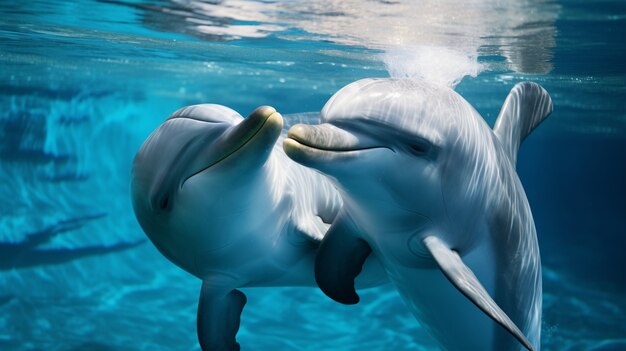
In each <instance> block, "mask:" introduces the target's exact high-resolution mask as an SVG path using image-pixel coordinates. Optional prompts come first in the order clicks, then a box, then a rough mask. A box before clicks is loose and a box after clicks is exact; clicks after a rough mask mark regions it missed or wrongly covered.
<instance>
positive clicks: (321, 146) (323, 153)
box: [283, 123, 386, 168]
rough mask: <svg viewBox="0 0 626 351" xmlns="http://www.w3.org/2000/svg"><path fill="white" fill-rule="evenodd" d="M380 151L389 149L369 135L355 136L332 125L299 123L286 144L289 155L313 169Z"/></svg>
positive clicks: (286, 139)
mask: <svg viewBox="0 0 626 351" xmlns="http://www.w3.org/2000/svg"><path fill="white" fill-rule="evenodd" d="M378 148H386V147H385V146H381V145H380V144H379V143H378V142H376V141H375V140H374V139H372V138H370V137H368V136H366V135H362V134H354V133H351V132H349V131H347V130H345V129H342V128H339V127H336V126H334V125H332V124H329V123H324V124H320V125H306V124H296V125H294V126H293V127H291V128H290V129H289V134H288V135H287V138H285V140H284V141H283V149H284V150H285V153H286V154H287V156H289V157H290V158H291V159H293V160H294V161H296V162H298V163H301V164H303V165H305V166H311V167H314V165H318V166H319V164H320V163H323V162H327V161H333V160H346V159H349V158H353V157H355V156H356V155H358V154H359V152H361V151H364V150H368V149H378ZM315 168H317V167H315Z"/></svg>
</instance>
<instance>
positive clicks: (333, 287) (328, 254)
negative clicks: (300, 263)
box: [315, 218, 372, 305]
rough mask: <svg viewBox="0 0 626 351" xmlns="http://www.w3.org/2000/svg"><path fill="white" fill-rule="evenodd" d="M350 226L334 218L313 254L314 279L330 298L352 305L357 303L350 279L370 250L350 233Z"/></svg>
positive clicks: (357, 299) (356, 296)
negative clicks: (315, 253)
mask: <svg viewBox="0 0 626 351" xmlns="http://www.w3.org/2000/svg"><path fill="white" fill-rule="evenodd" d="M352 231H353V228H352V227H351V226H350V224H349V223H348V222H347V221H345V220H342V219H341V218H340V219H339V220H337V221H336V222H335V223H333V225H332V226H331V227H330V229H328V232H327V233H326V235H325V236H324V239H323V240H322V243H321V244H320V248H319V249H318V252H317V256H316V257H315V281H316V282H317V285H318V286H319V287H320V289H322V291H323V292H324V293H325V294H326V295H328V297H330V298H331V299H333V300H335V301H337V302H340V303H343V304H346V305H353V304H356V303H358V302H359V295H357V293H356V291H355V289H354V279H355V278H356V277H357V276H358V275H359V273H361V270H362V269H363V264H364V263H365V260H366V259H367V256H369V254H370V253H371V252H372V249H371V248H370V246H369V245H368V244H367V242H365V241H364V240H363V239H360V238H357V237H356V236H354V235H353V234H352Z"/></svg>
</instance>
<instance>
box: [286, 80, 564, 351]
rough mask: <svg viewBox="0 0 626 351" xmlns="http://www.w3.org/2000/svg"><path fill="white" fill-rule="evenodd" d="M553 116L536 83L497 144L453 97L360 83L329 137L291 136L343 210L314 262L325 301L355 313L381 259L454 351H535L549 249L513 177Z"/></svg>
mask: <svg viewBox="0 0 626 351" xmlns="http://www.w3.org/2000/svg"><path fill="white" fill-rule="evenodd" d="M551 111H552V102H551V99H550V96H549V95H548V93H547V92H546V91H545V90H544V89H543V88H542V87H540V86H539V85H537V84H534V83H528V82H526V83H521V84H518V85H516V86H515V87H514V88H513V89H512V90H511V92H510V94H509V95H508V97H507V99H506V101H505V103H504V106H503V107H502V110H501V111H500V114H499V116H498V118H497V121H496V124H495V127H494V128H493V130H492V129H491V128H490V127H489V126H488V125H487V123H486V122H485V121H484V119H483V118H482V117H481V116H480V115H479V114H478V112H477V111H476V110H475V109H474V108H473V107H472V106H471V105H470V104H469V103H468V102H467V101H466V100H465V99H463V98H462V97H461V96H460V95H459V94H457V93H456V92H455V91H453V90H452V89H450V88H448V87H445V86H439V85H435V84H430V83H427V82H424V81H415V80H409V79H363V80H359V81H356V82H354V83H351V84H349V85H347V86H345V87H344V88H342V89H341V90H340V91H338V92H337V93H336V94H335V95H333V96H332V97H331V98H330V100H329V101H328V102H327V103H326V105H325V106H324V108H323V110H322V112H321V116H320V119H321V124H320V125H304V124H298V125H294V126H293V127H291V128H290V130H289V134H288V138H286V139H285V141H284V145H283V146H284V149H285V151H286V153H287V155H288V156H289V157H291V158H292V159H293V160H295V161H297V162H299V163H301V164H302V165H305V166H308V167H312V168H314V169H317V170H319V171H321V172H322V173H324V174H326V175H328V176H329V177H330V178H331V179H332V180H333V183H334V184H335V185H336V186H337V187H338V188H339V190H340V193H341V195H342V197H343V200H344V206H343V207H342V209H341V211H340V213H339V214H338V215H337V218H336V219H335V221H334V222H333V223H332V226H331V228H330V229H329V231H328V233H327V234H326V236H325V237H324V240H323V241H322V246H321V247H320V249H319V252H318V256H317V260H316V263H315V278H316V281H317V283H318V285H319V287H320V288H321V289H322V290H323V291H324V293H326V294H327V295H328V296H329V297H331V298H333V299H334V300H336V301H339V302H342V303H345V304H353V303H357V302H358V301H359V298H358V295H357V294H356V292H355V291H354V287H353V279H354V278H355V277H356V276H357V275H358V274H359V272H360V271H361V267H362V263H363V261H364V260H365V259H366V258H367V257H369V256H370V253H371V252H373V254H374V255H375V256H376V257H378V258H379V259H380V260H381V262H382V264H383V266H384V267H385V269H386V271H387V274H388V276H389V278H390V280H391V281H392V282H393V283H394V284H395V286H396V288H397V289H398V291H399V293H400V295H401V296H402V298H403V300H404V301H405V303H406V304H407V305H408V307H409V308H410V310H411V311H412V313H413V314H414V315H415V317H416V318H417V319H418V320H420V321H422V322H423V324H424V326H425V327H426V329H427V330H429V332H430V333H431V335H433V336H434V337H435V339H437V341H438V342H439V343H440V344H441V346H442V347H443V348H444V349H446V350H494V351H495V350H515V349H519V348H520V347H522V346H523V347H524V348H526V349H528V350H539V340H540V324H541V294H542V291H541V264H540V257H539V248H538V245H537V236H536V231H535V225H534V222H533V218H532V214H531V211H530V207H529V204H528V200H527V198H526V195H525V193H524V189H523V187H522V184H521V182H520V180H519V178H518V176H517V173H516V171H515V163H516V158H517V151H518V148H519V146H520V143H521V142H522V140H524V138H525V137H526V136H527V135H528V134H529V133H530V132H531V131H532V130H533V129H534V128H535V127H536V126H537V125H538V124H539V123H540V122H541V121H543V120H544V119H545V118H546V117H547V116H548V115H549V114H550V113H551ZM477 307H478V308H477Z"/></svg>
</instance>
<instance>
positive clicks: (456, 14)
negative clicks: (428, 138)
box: [0, 0, 626, 351]
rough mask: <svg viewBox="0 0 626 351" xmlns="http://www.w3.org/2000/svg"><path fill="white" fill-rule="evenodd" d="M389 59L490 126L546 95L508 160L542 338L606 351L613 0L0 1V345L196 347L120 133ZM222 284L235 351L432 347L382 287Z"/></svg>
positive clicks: (620, 78)
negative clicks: (534, 276)
mask: <svg viewBox="0 0 626 351" xmlns="http://www.w3.org/2000/svg"><path fill="white" fill-rule="evenodd" d="M388 76H396V77H411V78H416V79H426V80H432V81H437V82H440V83H442V84H448V85H450V86H456V88H455V89H456V90H457V91H458V92H459V93H460V94H461V95H463V96H464V97H465V98H466V99H467V100H468V101H469V102H470V103H471V104H472V105H473V106H474V107H475V108H476V109H477V110H478V111H479V112H480V113H481V114H482V116H483V117H484V118H485V119H486V120H487V121H488V122H489V123H490V124H492V125H493V122H494V120H495V117H496V116H497V114H498V112H499V109H500V107H501V104H502V103H503V102H504V99H505V97H506V95H507V94H508V92H509V90H510V89H511V88H512V86H513V85H514V84H515V83H517V82H520V81H523V80H531V81H535V82H538V83H540V84H541V85H543V86H544V87H545V88H546V89H547V90H548V91H549V92H550V94H551V96H552V99H553V101H554V112H553V114H552V116H551V117H549V118H548V119H547V120H546V121H545V122H544V123H543V124H542V125H541V126H540V127H539V128H538V129H537V130H536V131H535V132H533V133H532V134H531V135H530V137H528V138H527V139H526V141H525V142H524V143H523V145H522V147H521V150H520V155H519V165H518V172H519V175H520V178H521V180H522V183H523V184H524V186H525V190H526V193H527V195H528V198H529V201H530V205H531V208H532V209H533V214H534V218H535V222H536V226H537V233H538V237H539V243H540V249H541V256H542V263H543V282H544V298H543V324H542V349H543V350H626V225H625V224H626V107H625V104H626V2H624V1H623V0H615V1H612V0H607V1H585V0H571V1H548V0H541V1H540V0H518V1H496V0H484V1H474V0H471V1H453V0H442V1H430V2H425V1H420V2H418V1H414V2H413V1H399V0H398V1H386V0H380V1H373V0H369V1H365V0H364V1H357V0H343V1H339V0H317V1H315V0H313V1H305V0H294V1H289V0H277V1H250V0H232V1H228V0H225V1H217V0H216V1H193V0H171V1H165V0H161V1H158V0H155V1H141V0H79V1H62V0H58V1H43V0H34V1H6V0H0V350H63V351H70V350H96V351H108V350H199V346H198V342H197V338H196V330H195V313H196V305H197V299H198V294H199V290H200V281H199V280H197V279H196V278H194V277H192V276H191V275H189V274H187V273H185V272H183V271H182V270H181V269H179V268H177V267H176V266H174V265H173V264H172V263H170V262H168V261H167V260H166V259H165V258H164V257H162V256H161V255H160V254H159V253H158V252H157V251H156V249H155V248H154V247H153V246H152V244H151V243H150V242H148V241H147V239H146V237H145V235H144V234H143V232H142V230H141V228H140V227H139V225H138V224H137V222H136V220H135V217H134V214H133V211H132V207H131V203H130V195H129V180H130V166H131V162H132V159H133V157H134V155H135V152H136V151H137V150H138V148H139V146H140V145H141V143H142V142H143V141H144V140H145V138H146V137H147V136H148V135H149V134H150V132H151V131H152V130H153V129H154V128H155V127H156V126H158V125H159V124H160V123H161V122H162V121H163V120H164V119H165V118H166V117H167V116H169V114H170V113H172V112H173V111H175V110H176V109H178V108H180V107H183V106H186V105H190V104H197V103H218V104H223V105H226V106H229V107H231V108H233V109H235V110H237V111H238V112H240V113H241V114H242V115H244V116H246V115H248V114H249V113H250V112H251V111H252V110H253V109H254V108H256V107H257V106H259V105H266V104H267V105H272V106H274V107H276V108H277V110H278V111H280V112H281V113H282V114H283V115H289V114H297V113H301V112H317V111H319V110H320V109H321V108H322V106H323V105H324V103H325V102H326V101H327V99H328V98H329V97H330V96H331V95H332V94H333V93H334V92H336V91H337V90H338V89H339V88H341V87H342V86H344V85H346V84H348V83H350V82H352V81H354V80H357V79H360V78H365V77H388ZM286 118H287V119H289V118H290V116H287V117H286ZM243 291H244V292H245V293H246V295H247V296H248V304H247V305H246V307H245V309H244V312H243V315H242V324H241V329H240V331H239V334H238V340H239V342H240V343H241V346H242V349H243V350H437V349H438V348H437V346H436V344H435V343H434V341H433V340H432V339H431V338H430V336H428V334H426V332H425V330H424V329H423V328H422V327H421V326H420V324H419V323H418V322H417V321H416V320H415V319H414V318H413V317H412V315H411V314H410V313H409V311H408V310H407V308H406V307H405V306H404V304H403V302H402V301H401V300H400V297H399V295H398V294H397V293H396V292H395V291H394V290H393V288H392V287H391V286H390V285H386V286H383V287H379V288H374V289H368V290H362V291H360V294H361V303H360V304H358V305H355V306H343V305H339V304H337V303H335V302H333V301H331V300H330V299H329V298H327V297H325V296H324V295H323V294H322V293H321V292H320V291H319V290H318V289H315V288H254V289H243Z"/></svg>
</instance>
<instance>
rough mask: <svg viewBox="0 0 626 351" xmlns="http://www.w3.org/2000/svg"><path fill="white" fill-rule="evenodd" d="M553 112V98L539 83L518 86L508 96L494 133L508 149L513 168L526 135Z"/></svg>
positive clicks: (525, 83) (523, 83)
mask: <svg viewBox="0 0 626 351" xmlns="http://www.w3.org/2000/svg"><path fill="white" fill-rule="evenodd" d="M550 113H552V99H551V98H550V95H549V94H548V92H547V91H546V90H545V89H544V88H542V87H541V86H540V85H539V84H537V83H532V82H522V83H518V84H516V85H515V86H514V87H513V89H511V92H510V93H509V96H507V98H506V100H505V101H504V105H502V109H501V110H500V114H499V115H498V118H497V119H496V124H495V126H494V127H493V132H494V133H495V134H496V136H497V137H498V140H500V143H501V144H502V146H503V147H504V149H505V150H506V153H507V155H508V156H509V159H510V160H511V163H512V164H513V166H515V164H516V162H517V151H518V150H519V146H520V144H521V143H522V141H524V139H525V138H526V136H528V134H530V132H532V131H533V129H535V128H536V127H537V126H538V125H539V124H540V123H541V122H542V121H543V120H544V119H546V118H547V117H548V116H549V115H550Z"/></svg>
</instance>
